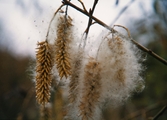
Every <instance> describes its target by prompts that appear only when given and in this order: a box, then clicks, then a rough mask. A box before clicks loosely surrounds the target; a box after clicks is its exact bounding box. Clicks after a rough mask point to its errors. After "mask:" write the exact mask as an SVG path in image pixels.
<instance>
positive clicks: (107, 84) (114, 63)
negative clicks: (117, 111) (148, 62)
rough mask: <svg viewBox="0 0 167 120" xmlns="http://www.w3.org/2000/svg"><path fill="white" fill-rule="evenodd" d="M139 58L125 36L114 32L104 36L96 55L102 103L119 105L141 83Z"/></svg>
mask: <svg viewBox="0 0 167 120" xmlns="http://www.w3.org/2000/svg"><path fill="white" fill-rule="evenodd" d="M140 59H142V58H141V55H140V52H139V50H138V49H137V48H136V47H135V46H133V44H132V43H131V41H130V40H129V39H128V38H126V37H125V36H121V35H120V34H119V33H114V34H113V35H112V37H111V36H107V37H106V38H105V41H104V42H103V44H102V47H101V49H100V50H99V55H98V61H99V62H100V63H101V66H102V69H103V70H102V71H101V77H102V79H103V81H104V82H102V84H101V85H102V91H103V92H102V97H101V98H103V99H100V101H102V102H103V103H104V105H109V104H111V105H112V106H113V107H116V106H119V105H121V104H122V103H123V102H124V101H125V100H127V99H128V98H129V97H130V96H131V94H132V93H133V92H135V91H136V88H137V86H138V85H139V84H140V85H141V84H142V81H143V79H142V78H141V76H140V73H141V71H142V66H141V63H140V62H139V60H140Z"/></svg>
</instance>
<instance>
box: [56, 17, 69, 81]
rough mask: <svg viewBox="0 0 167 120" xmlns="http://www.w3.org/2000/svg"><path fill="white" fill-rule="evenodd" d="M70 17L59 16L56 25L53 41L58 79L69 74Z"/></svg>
mask: <svg viewBox="0 0 167 120" xmlns="http://www.w3.org/2000/svg"><path fill="white" fill-rule="evenodd" d="M71 22H72V19H71V18H70V17H67V16H63V17H62V16H60V18H59V19H58V26H57V39H56V42H55V47H56V50H55V54H56V59H55V61H56V65H57V69H58V73H59V76H60V79H62V78H63V76H65V77H66V78H67V77H68V76H69V75H71V64H70V55H69V49H70V48H69V44H70V42H71V37H72V35H71V33H72V31H71V27H72V23H71Z"/></svg>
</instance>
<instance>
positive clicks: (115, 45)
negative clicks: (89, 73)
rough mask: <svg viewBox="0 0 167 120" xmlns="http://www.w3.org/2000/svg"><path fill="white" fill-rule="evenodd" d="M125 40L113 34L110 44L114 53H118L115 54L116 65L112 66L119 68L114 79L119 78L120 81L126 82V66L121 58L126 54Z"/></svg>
mask: <svg viewBox="0 0 167 120" xmlns="http://www.w3.org/2000/svg"><path fill="white" fill-rule="evenodd" d="M123 42H124V41H123V40H122V39H121V38H120V37H119V36H113V38H112V39H111V40H109V42H108V46H109V48H110V50H111V51H112V52H113V53H116V54H115V56H113V57H115V58H116V61H115V63H114V65H113V66H112V67H113V68H117V70H116V72H115V74H114V79H115V80H119V82H120V83H123V84H124V82H125V68H124V63H123V60H122V59H121V58H124V57H123V56H125V48H124V46H123V44H124V43H123ZM115 50H117V51H115ZM118 56H119V57H118ZM120 65H121V66H120Z"/></svg>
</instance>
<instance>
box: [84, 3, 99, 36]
mask: <svg viewBox="0 0 167 120" xmlns="http://www.w3.org/2000/svg"><path fill="white" fill-rule="evenodd" d="M97 3H98V0H94V3H93V7H92V9H90V10H89V16H92V15H93V12H94V10H95V7H96V5H97ZM91 25H92V18H91V17H89V21H88V26H87V28H86V30H85V33H86V38H87V36H88V33H89V29H90V26H91Z"/></svg>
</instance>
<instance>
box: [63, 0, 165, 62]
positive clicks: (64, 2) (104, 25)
mask: <svg viewBox="0 0 167 120" xmlns="http://www.w3.org/2000/svg"><path fill="white" fill-rule="evenodd" d="M62 3H63V4H64V5H69V6H71V7H73V8H74V9H76V10H78V11H79V12H81V13H83V14H84V15H86V16H88V17H91V18H92V19H93V20H95V21H96V22H97V23H98V24H100V25H101V26H103V27H105V28H106V29H108V30H110V31H111V33H116V32H117V31H116V30H114V29H113V28H111V27H110V26H108V25H107V24H105V23H104V22H102V21H101V20H99V19H98V18H96V17H94V16H90V15H89V13H87V12H85V11H84V10H82V9H81V8H79V7H77V6H75V5H74V4H72V3H71V2H69V1H67V0H63V1H62ZM131 41H132V42H133V43H134V44H135V45H137V47H138V48H140V49H141V50H143V51H144V52H147V53H148V54H149V55H151V56H152V57H154V58H156V59H157V60H158V61H160V62H162V63H163V64H165V65H167V61H166V60H165V59H163V58H162V57H160V56H159V55H157V54H156V53H154V52H153V51H151V50H150V49H147V48H146V47H144V46H142V45H141V44H139V43H137V42H136V41H135V40H133V39H131Z"/></svg>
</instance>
